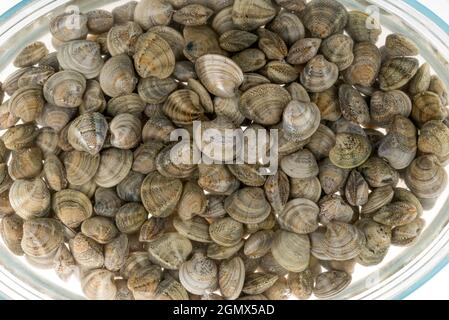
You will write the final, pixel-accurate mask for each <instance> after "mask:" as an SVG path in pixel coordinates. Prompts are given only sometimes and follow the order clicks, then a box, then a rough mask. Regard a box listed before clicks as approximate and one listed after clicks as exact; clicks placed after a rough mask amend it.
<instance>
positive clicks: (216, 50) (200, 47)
mask: <svg viewBox="0 0 449 320" xmlns="http://www.w3.org/2000/svg"><path fill="white" fill-rule="evenodd" d="M183 35H184V40H185V42H183V44H185V45H184V49H183V54H184V56H185V57H186V58H187V59H189V60H190V61H191V62H193V63H195V61H196V60H197V59H198V58H200V57H201V56H203V55H206V54H218V55H226V51H223V49H221V48H220V44H219V42H218V35H217V34H216V33H215V31H214V30H213V29H211V28H210V27H209V26H206V25H205V26H198V27H189V26H186V27H184V29H183Z"/></svg>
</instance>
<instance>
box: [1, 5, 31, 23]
mask: <svg viewBox="0 0 449 320" xmlns="http://www.w3.org/2000/svg"><path fill="white" fill-rule="evenodd" d="M33 1H34V0H22V1H20V2H19V3H17V4H16V5H14V6H12V7H11V8H9V9H8V10H7V11H5V12H4V13H3V14H2V15H0V24H2V23H3V22H4V21H5V20H6V19H9V18H11V17H12V16H13V15H15V14H16V13H17V12H18V11H20V10H22V9H23V8H25V7H26V6H28V5H29V4H31V3H32V2H33Z"/></svg>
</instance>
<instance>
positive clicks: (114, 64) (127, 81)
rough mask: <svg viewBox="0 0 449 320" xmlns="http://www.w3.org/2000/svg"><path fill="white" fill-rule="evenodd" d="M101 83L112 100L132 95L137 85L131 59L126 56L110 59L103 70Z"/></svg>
mask: <svg viewBox="0 0 449 320" xmlns="http://www.w3.org/2000/svg"><path fill="white" fill-rule="evenodd" d="M99 82H100V85H101V89H103V92H104V93H105V94H107V95H108V96H110V97H112V98H115V97H118V96H122V95H127V94H131V93H132V92H133V91H134V89H135V87H136V84H137V78H136V76H135V74H134V67H133V63H132V61H131V59H130V58H129V57H128V56H127V55H125V54H120V55H117V56H114V57H112V58H110V59H109V60H108V61H106V62H105V64H104V65H103V68H102V69H101V72H100V78H99Z"/></svg>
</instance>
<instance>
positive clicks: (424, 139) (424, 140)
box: [418, 120, 449, 163]
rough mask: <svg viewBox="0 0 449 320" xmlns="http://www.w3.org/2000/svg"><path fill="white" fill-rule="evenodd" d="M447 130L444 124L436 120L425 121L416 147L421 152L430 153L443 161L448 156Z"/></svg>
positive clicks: (448, 132) (448, 136)
mask: <svg viewBox="0 0 449 320" xmlns="http://www.w3.org/2000/svg"><path fill="white" fill-rule="evenodd" d="M448 139H449V130H448V127H447V126H446V125H444V124H443V123H442V122H440V121H437V120H431V121H429V122H427V123H425V124H424V125H423V126H422V128H421V130H420V135H419V137H418V149H419V151H421V152H423V153H431V154H434V155H436V156H437V157H438V159H439V160H440V162H442V163H444V162H445V161H447V159H448V158H449V149H447V147H448V144H447V142H448V141H449V140H448Z"/></svg>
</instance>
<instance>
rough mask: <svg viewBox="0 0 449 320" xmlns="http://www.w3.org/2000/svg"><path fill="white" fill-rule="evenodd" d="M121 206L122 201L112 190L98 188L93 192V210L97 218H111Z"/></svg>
mask: <svg viewBox="0 0 449 320" xmlns="http://www.w3.org/2000/svg"><path fill="white" fill-rule="evenodd" d="M121 206H122V200H121V199H120V198H119V197H118V195H117V193H116V192H115V190H114V189H113V188H103V187H99V188H97V189H96V190H95V199H94V206H93V209H94V211H95V213H96V214H97V215H99V216H103V217H110V218H113V217H115V215H116V214H117V211H118V209H119V208H120V207H121Z"/></svg>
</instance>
